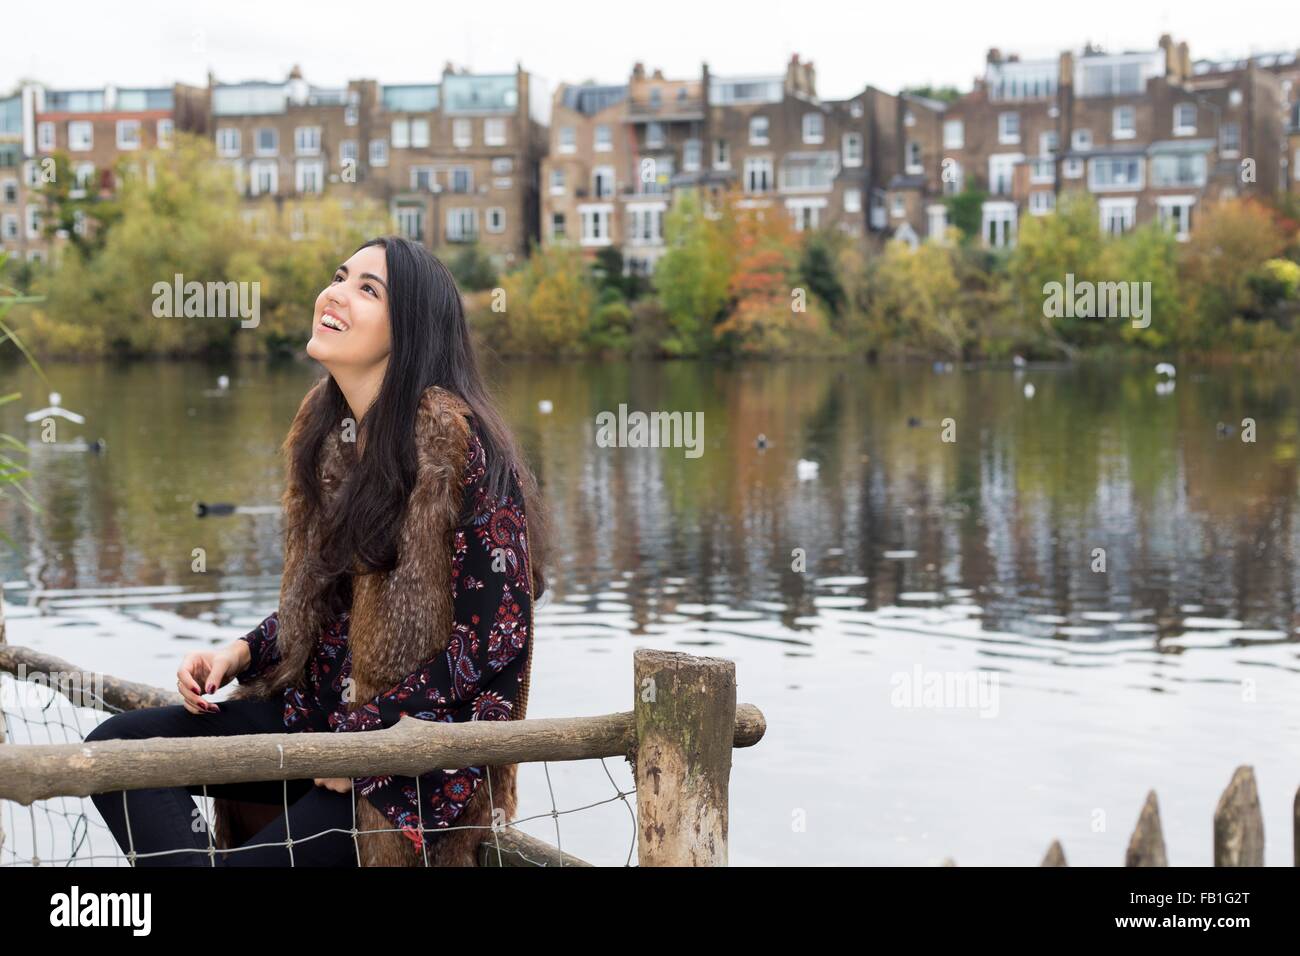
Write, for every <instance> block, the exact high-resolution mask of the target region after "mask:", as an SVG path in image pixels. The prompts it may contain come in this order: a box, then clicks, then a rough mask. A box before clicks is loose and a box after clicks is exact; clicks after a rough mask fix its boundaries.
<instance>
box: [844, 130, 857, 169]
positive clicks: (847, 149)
mask: <svg viewBox="0 0 1300 956" xmlns="http://www.w3.org/2000/svg"><path fill="white" fill-rule="evenodd" d="M840 155H841V156H842V157H843V160H842V162H843V165H844V168H845V169H853V168H855V167H858V166H861V165H862V134H861V133H845V134H844V135H843V136H841V137H840Z"/></svg>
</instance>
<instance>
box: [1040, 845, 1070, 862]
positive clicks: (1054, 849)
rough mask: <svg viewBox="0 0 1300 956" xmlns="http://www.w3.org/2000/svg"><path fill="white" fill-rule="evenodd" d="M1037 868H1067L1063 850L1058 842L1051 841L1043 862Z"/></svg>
mask: <svg viewBox="0 0 1300 956" xmlns="http://www.w3.org/2000/svg"><path fill="white" fill-rule="evenodd" d="M1038 865H1039V866H1069V865H1070V864H1068V863H1066V862H1065V848H1064V847H1063V846H1061V841H1060V840H1053V841H1052V845H1051V846H1049V847H1048V848H1047V854H1046V855H1045V856H1044V857H1043V862H1042V863H1040V864H1038Z"/></svg>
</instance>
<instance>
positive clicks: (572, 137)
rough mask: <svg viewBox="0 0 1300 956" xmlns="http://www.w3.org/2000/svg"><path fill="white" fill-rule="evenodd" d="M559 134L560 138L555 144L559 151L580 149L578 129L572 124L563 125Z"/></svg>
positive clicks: (566, 151) (569, 151)
mask: <svg viewBox="0 0 1300 956" xmlns="http://www.w3.org/2000/svg"><path fill="white" fill-rule="evenodd" d="M558 136H559V139H558V141H557V142H556V144H555V151H556V152H557V153H576V152H577V151H578V138H577V130H575V129H574V128H573V127H572V126H561V127H560V129H559V133H558Z"/></svg>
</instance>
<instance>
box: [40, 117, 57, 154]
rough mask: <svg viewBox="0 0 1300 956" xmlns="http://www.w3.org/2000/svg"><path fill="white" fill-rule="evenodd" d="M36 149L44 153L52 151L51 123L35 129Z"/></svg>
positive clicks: (42, 124)
mask: <svg viewBox="0 0 1300 956" xmlns="http://www.w3.org/2000/svg"><path fill="white" fill-rule="evenodd" d="M36 148H37V149H39V150H41V152H45V153H48V152H50V151H51V150H52V149H54V124H53V123H41V124H39V125H38V126H37V127H36Z"/></svg>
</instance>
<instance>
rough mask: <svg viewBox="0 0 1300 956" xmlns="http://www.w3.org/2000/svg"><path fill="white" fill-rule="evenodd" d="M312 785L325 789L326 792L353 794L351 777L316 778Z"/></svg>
mask: <svg viewBox="0 0 1300 956" xmlns="http://www.w3.org/2000/svg"><path fill="white" fill-rule="evenodd" d="M312 783H314V784H316V785H317V786H318V787H324V788H325V789H326V790H333V791H334V792H335V793H351V792H352V778H351V777H316V778H315V779H313V780H312Z"/></svg>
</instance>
